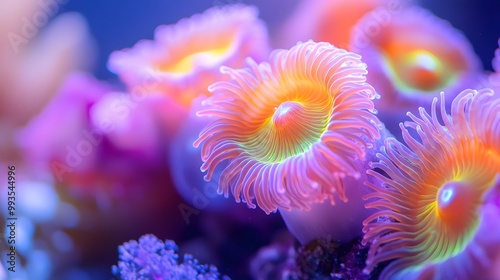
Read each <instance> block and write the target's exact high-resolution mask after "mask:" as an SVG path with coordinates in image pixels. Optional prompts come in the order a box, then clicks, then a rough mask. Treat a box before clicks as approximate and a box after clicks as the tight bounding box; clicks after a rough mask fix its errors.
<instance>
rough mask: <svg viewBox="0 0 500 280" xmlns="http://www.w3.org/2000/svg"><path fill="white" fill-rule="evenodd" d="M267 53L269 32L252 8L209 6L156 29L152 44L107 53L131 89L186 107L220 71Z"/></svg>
mask: <svg viewBox="0 0 500 280" xmlns="http://www.w3.org/2000/svg"><path fill="white" fill-rule="evenodd" d="M268 52H269V46H268V38H267V29H266V27H265V24H264V22H263V21H261V20H260V19H259V18H258V10H257V9H256V8H255V7H251V6H244V5H230V6H224V7H213V8H210V9H208V10H207V11H205V12H204V13H203V14H197V15H193V16H192V17H190V18H188V19H182V20H180V21H179V22H178V23H177V24H175V25H166V26H160V27H158V28H157V29H156V32H155V40H154V41H146V40H144V41H140V42H139V43H137V44H136V45H135V46H134V47H133V48H132V49H127V50H122V51H117V52H114V53H112V54H111V57H110V59H109V64H108V67H109V69H110V70H111V71H112V72H115V73H117V74H118V75H119V76H120V78H121V79H122V80H123V81H124V82H125V83H127V84H128V85H129V86H131V87H135V86H145V87H146V88H147V89H148V91H150V92H160V93H163V94H166V95H168V96H171V97H172V98H173V99H175V100H176V101H177V102H179V103H180V104H182V105H184V106H186V107H188V108H189V107H190V105H191V101H192V100H193V99H194V98H196V97H198V96H200V95H203V94H206V88H207V86H208V85H209V84H211V83H213V82H215V81H216V80H220V79H221V74H220V73H219V71H218V70H219V67H220V66H221V65H228V66H231V67H242V66H243V65H244V60H245V58H246V57H248V56H250V57H252V58H254V59H256V60H259V59H261V58H263V57H264V56H267V54H268Z"/></svg>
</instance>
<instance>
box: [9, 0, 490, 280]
mask: <svg viewBox="0 0 500 280" xmlns="http://www.w3.org/2000/svg"><path fill="white" fill-rule="evenodd" d="M353 3H355V5H354V4H353ZM13 9H14V10H16V11H17V10H20V9H21V8H19V7H18V8H15V7H13ZM24 9H25V10H26V11H31V10H33V9H35V10H36V8H34V7H32V8H30V9H28V8H24ZM66 17H68V16H67V15H66ZM71 17H74V15H72V16H70V18H66V19H65V18H63V19H62V20H65V22H67V23H68V24H70V23H71V24H76V25H77V26H79V28H80V29H81V31H80V33H81V34H77V35H78V37H79V38H80V37H81V38H84V37H85V36H87V35H88V34H86V33H85V32H86V30H85V28H83V27H82V26H84V25H83V23H82V21H83V19H80V18H78V17H75V18H71ZM56 23H57V22H56ZM56 23H54V24H56ZM271 25H272V24H271V23H266V22H265V21H264V20H262V19H260V18H259V10H258V9H257V7H254V6H248V5H244V4H225V5H217V6H215V7H211V8H209V9H207V10H206V11H205V12H202V13H199V14H195V15H192V16H191V17H189V18H185V19H182V20H180V21H179V22H177V23H175V24H171V25H162V26H159V27H158V28H157V29H156V30H155V33H154V39H153V40H142V41H139V42H138V43H137V44H135V46H133V47H131V48H129V49H124V50H118V51H115V52H113V53H112V54H111V55H110V57H109V61H108V65H107V66H108V69H109V70H110V71H111V72H113V73H114V74H116V75H117V76H118V78H119V80H120V83H121V85H119V86H118V85H112V84H107V83H104V82H101V81H98V80H97V79H96V78H94V77H93V76H92V75H90V74H88V73H86V72H85V71H82V70H81V69H82V68H83V67H80V66H82V64H78V65H76V66H75V65H62V64H64V63H65V62H62V61H56V63H59V64H61V65H62V66H60V67H61V68H64V70H60V71H59V72H61V73H62V72H64V73H65V75H64V77H65V78H64V80H63V82H60V80H62V78H61V77H62V74H60V75H61V77H59V76H58V77H57V78H52V80H50V81H49V82H47V83H52V84H50V85H45V87H42V86H43V83H42V85H40V88H41V89H43V91H44V94H45V95H46V96H45V97H44V100H50V102H48V101H46V102H45V103H43V106H42V105H37V106H42V107H44V108H43V109H40V108H38V107H37V106H33V109H32V111H29V110H28V109H29V108H25V109H26V110H25V111H24V112H23V113H24V119H23V120H22V121H21V120H20V121H18V122H13V123H11V124H10V123H7V121H3V120H2V123H0V129H2V131H4V130H5V129H8V131H11V132H12V133H11V134H12V135H15V136H12V137H10V138H11V139H10V138H9V139H8V141H3V142H0V154H1V155H2V162H1V164H0V166H4V162H3V161H4V159H5V158H8V159H9V160H14V161H15V162H20V163H19V167H18V168H17V169H16V173H17V172H19V174H22V175H19V178H20V179H19V181H20V182H22V181H23V180H24V181H29V182H32V183H30V185H33V186H43V188H42V187H39V188H38V190H37V191H35V192H34V193H39V194H40V197H44V199H45V201H47V205H48V206H47V205H46V207H41V206H40V207H35V206H37V205H38V206H39V205H41V204H36V203H35V202H36V201H37V200H36V199H35V198H33V201H34V202H33V203H31V204H29V203H26V201H24V204H23V202H22V199H20V208H19V211H16V212H15V213H16V215H17V216H16V220H15V225H16V226H17V227H18V234H17V235H16V234H15V232H16V231H13V230H12V231H11V230H9V228H7V231H6V232H5V233H6V236H8V237H9V238H10V239H12V240H14V239H15V238H17V239H16V240H15V241H16V242H15V244H16V247H12V248H13V249H10V251H5V250H4V249H3V248H2V250H4V251H2V258H3V259H2V261H3V263H2V266H3V267H2V266H0V279H7V278H8V277H10V276H11V275H10V274H9V273H11V272H12V269H14V268H12V267H15V269H16V270H17V271H18V272H17V273H19V274H17V277H20V278H19V279H80V278H79V277H80V276H81V275H83V274H82V273H83V272H82V271H80V270H72V271H66V272H65V273H66V274H64V273H59V274H55V275H57V277H59V278H52V276H51V273H53V272H54V271H57V269H60V268H61V267H64V266H65V265H66V264H68V263H69V262H70V260H62V259H63V258H65V257H64V256H66V255H64V256H63V257H61V256H60V257H59V258H58V256H57V254H54V253H50V248H52V247H56V248H59V251H60V252H59V253H60V254H63V253H64V252H69V251H71V250H73V249H74V248H75V247H77V246H78V244H79V243H78V242H79V239H78V236H79V235H85V234H81V233H80V234H71V230H74V231H73V232H77V228H78V223H79V222H81V223H87V224H86V226H87V227H89V226H90V225H89V224H88V221H87V220H88V215H90V214H92V213H94V214H95V212H92V210H89V209H95V208H97V209H113V207H115V206H116V205H117V204H113V197H115V198H116V197H119V199H124V200H125V199H131V198H130V197H135V199H136V200H131V201H136V202H135V203H137V204H138V205H146V204H147V205H148V206H150V207H151V208H150V211H152V212H154V211H156V210H155V209H158V208H155V207H157V206H158V205H161V204H171V206H172V205H173V204H176V205H181V206H179V207H178V208H175V207H177V206H176V205H173V208H175V209H176V210H180V211H181V214H182V217H183V218H184V220H185V221H186V224H189V223H190V220H189V219H191V218H193V217H194V216H197V215H204V214H206V216H204V217H208V218H206V220H204V221H203V223H202V224H201V225H198V226H197V227H198V228H196V229H194V228H195V226H192V227H191V228H192V229H193V230H192V231H188V230H184V228H179V229H177V230H178V231H176V229H169V230H170V231H168V232H169V233H171V235H172V236H173V237H172V238H170V237H168V236H166V238H164V236H162V238H159V237H158V238H157V237H156V236H155V235H153V234H151V232H152V231H144V232H142V234H143V236H142V237H140V235H141V234H140V233H139V234H138V235H137V238H138V241H134V240H131V241H128V240H129V239H130V238H129V237H126V238H125V237H123V238H122V237H121V239H120V240H119V241H117V242H116V244H119V243H123V245H121V246H119V247H118V261H117V265H114V266H112V269H111V272H112V274H113V276H112V277H115V278H114V279H130V280H132V279H199V280H202V279H207V280H208V279H230V277H232V278H234V279H240V278H242V279H246V278H245V277H247V278H250V277H252V278H253V279H396V280H398V279H401V280H403V279H434V280H439V279H463V280H467V279H478V280H479V279H482V280H495V279H500V40H499V41H498V44H499V48H498V49H497V50H496V52H495V53H494V54H493V53H492V59H493V63H492V69H493V70H494V71H493V72H487V71H485V70H483V66H482V65H481V62H480V60H479V58H478V57H477V55H476V54H475V53H474V51H473V49H472V46H471V44H470V43H469V41H468V39H467V38H466V37H465V36H464V35H463V34H462V33H461V32H460V31H458V30H456V29H455V28H454V27H452V26H451V24H450V23H448V22H446V21H444V20H442V19H440V18H438V17H436V16H435V15H433V14H432V13H431V12H430V11H427V10H425V9H423V8H422V7H419V6H418V5H417V4H415V3H413V2H411V1H404V0H400V1H394V0H360V1H350V0H312V1H308V0H302V1H299V3H298V4H297V6H296V10H295V11H291V12H290V14H289V17H288V18H285V19H284V20H283V21H282V22H281V23H280V25H278V26H277V27H276V26H274V27H272V26H271ZM275 25H276V24H275ZM272 28H274V29H273V30H277V32H269V30H271V29H272ZM2 30H3V29H2ZM2 30H0V31H2ZM63 31H64V30H63ZM63 31H60V33H63V35H64V34H66V33H67V32H63ZM66 31H67V30H66ZM54 32H55V31H54ZM49 35H50V34H49ZM53 36H55V35H53ZM81 38H80V39H81ZM74 41H75V43H74V44H75V45H76V44H77V43H76V41H78V40H77V39H75V40H74ZM81 41H83V39H82V40H81ZM23 45H24V44H23ZM29 46H30V45H29V44H28V45H27V46H26V47H27V48H28V47H29ZM68 49H76V47H75V48H73V47H71V48H69V47H68ZM23 50H24V49H19V50H18V51H19V52H20V54H19V58H16V59H23V57H24V56H22V54H23ZM2 51H3V48H1V49H0V52H2ZM67 52H68V54H67V55H68V56H71V55H73V54H69V52H70V51H69V50H68V51H67ZM75 52H76V50H75ZM26 57H28V55H26ZM13 63H14V62H13ZM75 63H76V62H75ZM66 64H68V63H67V62H66ZM5 69H6V68H5ZM76 69H78V70H76ZM3 70H4V67H3V66H0V71H2V72H1V73H0V74H2V75H3V72H5V71H3ZM53 71H55V72H57V71H56V70H53ZM59 72H58V73H59ZM6 73H7V72H6ZM9 75H10V74H9ZM12 75H14V74H12ZM54 76H57V75H56V74H54ZM6 81H8V83H3V84H1V85H0V92H3V91H9V90H12V89H13V88H21V87H22V82H23V80H22V79H6ZM54 81H59V82H58V83H57V86H55V85H54V84H56V82H54ZM16 83H17V84H16ZM34 86H35V85H34ZM49 87H52V88H54V87H57V88H59V92H58V94H57V95H55V94H54V96H55V97H52V96H51V95H50V94H49V93H45V92H46V91H47V92H48V91H49V90H48V89H47V88H49ZM26 92H29V88H28V87H26ZM25 95H28V93H26V94H25ZM2 98H3V96H2ZM4 99H5V100H4ZM2 103H4V104H1V105H2V106H0V110H1V111H0V113H1V114H2V115H8V114H9V112H10V111H13V110H15V107H12V104H10V103H9V99H8V98H3V99H2ZM11 103H12V102H11ZM5 104H6V105H5ZM9 104H10V105H9ZM33 104H34V103H33ZM40 104H41V103H40ZM4 107H5V108H6V109H5V110H4V109H3V108H4ZM35 107H37V108H35ZM3 122H5V124H4V123H3ZM54 123H57V129H56V127H55V126H53V124H54ZM2 133H3V132H2ZM9 135H10V134H9ZM31 139H37V140H38V142H36V143H35V142H33V141H31ZM82 139H83V140H82ZM23 162H24V163H23ZM26 162H29V164H28V163H26ZM7 165H8V164H5V166H7ZM27 169H31V170H37V171H36V172H35V171H33V172H30V173H29V174H28V173H27V172H25V173H23V172H22V171H23V170H27ZM39 170H42V171H43V170H51V175H52V176H49V178H47V176H46V175H47V172H46V173H44V174H45V175H40V173H43V172H42V171H39ZM167 172H169V176H168V178H166V179H165V177H164V176H162V175H164V174H165V173H167ZM49 173H50V172H49ZM9 176H10V175H9ZM16 176H17V175H16ZM2 178H3V177H2ZM15 178H17V177H14V176H13V175H12V176H10V177H9V180H15ZM4 181H6V180H4ZM13 184H14V183H13ZM159 184H161V187H162V188H165V185H168V187H169V192H170V193H168V194H163V193H162V194H161V196H169V197H170V198H169V199H170V200H166V201H165V200H161V199H162V198H161V196H160V195H157V194H156V193H155V191H156V190H157V189H156V188H154V187H149V186H151V185H159ZM144 185H147V186H148V188H146V187H144ZM103 187H104V188H103ZM17 188H18V189H16V191H17V190H19V195H21V194H22V193H27V190H28V189H29V188H28V187H26V186H24V187H23V186H21V184H20V185H19V187H17ZM44 189H47V190H49V191H47V193H48V194H50V195H47V194H45V192H43V190H44ZM12 190H14V186H12ZM30 192H31V191H30ZM127 194H128V195H127ZM12 195H14V193H12ZM207 196H208V197H209V198H207ZM46 197H55V198H54V199H52V200H50V199H46ZM75 197H85V199H87V200H88V201H92V203H93V204H92V205H94V208H92V207H90V208H88V207H87V206H82V205H84V203H83V202H80V201H79V200H78V199H76V198H75ZM172 197H173V198H172ZM177 197H179V198H178V201H183V202H181V203H177V202H176V199H177ZM2 199H3V198H2ZM9 199H10V198H9ZM40 199H41V198H40ZM181 199H182V200H181ZM49 200H50V201H49ZM63 200H64V201H67V203H66V202H65V203H64V205H66V206H65V207H66V208H65V209H71V213H73V212H74V213H75V214H74V216H76V217H81V219H79V222H75V224H74V225H73V224H72V225H68V224H67V223H63V222H56V216H57V214H56V212H58V211H59V212H60V211H61V209H63V208H62V206H61V205H62V204H63V202H62V201H63ZM137 200H141V202H142V204H140V203H141V202H137ZM143 200H144V201H146V202H144V201H143ZM5 201H7V199H3V200H2V203H3V204H5ZM9 201H10V200H9ZM200 201H202V202H203V203H200ZM9 203H10V202H9ZM127 203H129V202H127ZM237 203H239V204H237ZM3 204H2V205H3ZM188 204H189V205H188ZM5 205H6V204H5ZM9 205H10V204H9ZM23 205H24V206H23ZM30 205H31V206H30ZM2 207H3V206H2ZM241 207H243V208H241ZM3 208H6V207H3ZM3 208H2V211H3V212H2V217H3V219H4V220H7V219H9V216H8V213H7V212H5V211H6V210H5V209H3ZM49 208H50V209H52V210H50V211H51V212H50V215H49V216H50V217H52V218H51V220H54V222H53V223H52V224H51V225H47V224H46V223H45V224H44V221H45V220H43V219H42V220H38V219H36V218H33V217H38V216H37V215H35V212H37V211H38V212H40V213H39V214H40V215H41V216H43V215H44V214H43V213H45V212H46V211H49V210H46V209H49ZM30 209H31V210H30ZM32 209H35V210H36V209H39V210H36V211H35V210H32ZM55 209H59V210H55ZM117 209H118V208H117ZM119 209H125V208H123V207H120V208H119ZM202 210H203V211H202ZM44 211H45V212H44ZM65 211H66V210H65ZM93 211H97V213H99V210H93ZM103 211H104V210H103ZM134 211H135V210H134ZM183 211H184V212H183ZM186 211H188V212H186ZM244 211H247V212H244ZM66 212H68V213H69V212H70V211H66ZM203 212H205V213H203ZM250 212H253V213H256V212H257V213H258V214H260V215H261V216H259V218H255V219H254V218H248V217H249V214H248V213H250ZM12 213H14V212H12ZM89 213H90V214H89ZM127 213H128V214H127ZM66 214H67V213H66ZM68 215H69V214H68ZM132 215H133V216H132ZM176 215H177V216H179V212H177V213H176ZM140 216H141V213H140V212H137V213H135V212H134V213H133V214H132V212H130V211H129V212H126V213H125V214H123V215H121V216H120V215H115V216H113V215H111V216H110V217H111V219H116V220H117V221H121V222H117V223H123V224H132V227H135V225H134V223H132V222H131V220H130V219H131V218H132V217H140ZM61 217H62V216H61ZM61 217H59V218H57V219H62V218H61ZM86 217H87V218H86ZM129 217H131V218H130V219H129ZM172 217H173V215H171V214H168V213H167V214H165V217H164V218H162V222H164V223H166V224H168V225H167V226H168V227H171V225H170V224H169V223H170V220H171V219H172ZM219 217H226V218H224V219H227V220H224V221H228V220H229V221H232V222H235V221H236V222H235V223H237V224H238V225H239V226H240V227H243V228H244V229H245V230H247V229H250V230H251V233H250V234H248V233H246V234H247V235H245V236H246V240H245V241H243V242H246V243H249V244H253V243H252V242H254V240H253V239H257V238H258V236H261V235H273V236H274V237H273V238H274V240H273V239H272V238H269V237H268V239H265V240H266V241H267V243H265V244H267V246H265V244H259V245H258V246H254V247H252V248H251V249H248V248H247V247H242V248H238V249H239V250H240V251H238V250H237V249H236V247H237V245H235V243H234V242H233V241H231V240H228V238H229V237H228V236H229V235H227V234H225V233H224V231H225V230H226V229H228V230H233V231H237V230H235V229H234V228H232V227H231V226H228V225H222V226H221V223H220V222H219V223H217V222H216V221H217V219H218V218H219ZM227 217H230V218H227ZM252 217H253V216H252ZM273 217H278V218H280V219H281V220H282V221H283V224H284V226H282V229H281V230H283V232H282V233H281V234H282V235H278V234H276V232H277V230H274V232H273V231H272V230H271V228H273V227H272V225H270V224H272V223H274V222H269V221H270V220H271V219H272V218H273ZM10 218H14V217H10ZM134 219H135V218H134ZM249 220H250V221H249ZM281 220H279V221H281ZM12 221H13V222H12V223H11V225H14V220H12ZM86 221H87V222H86ZM272 221H276V220H272ZM45 222H46V221H45ZM102 225H103V224H100V225H99V227H102ZM285 226H286V227H285ZM172 228H175V227H172ZM207 228H208V229H209V230H206V229H207ZM273 229H274V228H273ZM115 230H116V231H119V230H118V229H115ZM134 230H135V228H134ZM139 230H141V229H140V228H137V230H136V231H134V232H135V233H137V232H139ZM196 230H199V231H204V230H205V231H213V232H216V233H214V234H213V235H211V236H207V237H205V238H206V239H201V240H198V239H193V240H190V241H192V242H183V241H186V239H182V235H183V234H187V235H193V232H195V231H196ZM245 230H241V229H240V230H239V231H238V234H240V235H244V234H243V233H241V232H244V231H245ZM12 232H14V236H13V235H12ZM182 232H184V233H182ZM101 233H102V234H108V232H106V231H103V232H101ZM46 236H52V237H51V238H52V239H53V240H56V239H57V240H59V241H57V242H56V241H53V242H45V241H44V240H45V239H46ZM119 236H126V235H119ZM44 238H45V239H44ZM80 238H81V236H80ZM10 239H9V240H6V241H9V244H10V243H11V242H10ZM162 239H163V240H165V241H162ZM170 239H175V240H176V241H175V242H174V241H173V240H170ZM177 239H179V240H177ZM60 240H63V241H64V242H65V243H64V242H62V241H60ZM207 240H208V241H207ZM176 242H177V243H178V244H180V245H179V246H177V245H176ZM181 242H183V243H181ZM63 243H64V244H66V245H64V244H63ZM23 244H24V247H23ZM27 244H28V245H29V246H28V245H27ZM116 244H115V245H113V246H116ZM200 244H204V246H201V245H200ZM207 244H208V245H207ZM224 244H226V245H224ZM227 244H230V245H227ZM231 244H232V245H231ZM63 245H64V246H63ZM82 247H84V246H82ZM16 248H17V249H16ZM80 248H81V247H80ZM114 248H116V247H114ZM184 250H186V251H188V254H184ZM245 250H247V251H245ZM179 251H180V252H182V253H179ZM219 251H221V252H224V253H220V252H219ZM241 251H245V254H246V257H245V258H244V259H241V258H240V259H236V257H234V259H231V257H227V256H228V255H229V256H237V255H238V254H240V252H241ZM82 252H85V250H82ZM82 252H80V253H81V254H83V255H84V253H82ZM189 253H192V254H195V255H190V254H189ZM6 254H7V259H5V255H6ZM9 254H10V255H9ZM36 254H38V255H36ZM35 255H36V256H42V255H43V256H44V258H43V261H44V265H38V266H37V262H36V261H34V258H35V257H33V256H35ZM11 256H12V257H11ZM13 256H15V257H13ZM115 256H116V254H115ZM198 259H199V260H200V261H198ZM5 260H7V261H10V262H11V263H12V264H10V263H8V262H6V261H5ZM40 260H41V259H40ZM56 260H57V261H56ZM115 260H116V259H115ZM240 260H241V261H240ZM236 262H241V263H236ZM38 263H41V261H40V262H38ZM115 263H116V262H115ZM202 263H207V264H202ZM45 264H46V265H45ZM215 265H217V266H218V267H219V269H218V268H216V266H215ZM42 266H44V267H51V268H50V269H52V270H53V271H51V270H50V269H49V270H47V269H45V270H44V269H42V268H41V267H42ZM108 273H109V270H108ZM86 275H87V278H84V277H81V279H91V278H92V277H93V276H89V275H91V274H86ZM226 275H227V276H226ZM6 277H7V278H6ZM33 277H35V278H33ZM37 277H38V278H37ZM53 277H56V276H53ZM89 277H90V278H89ZM9 279H10V278H9ZM13 279H14V278H13ZM15 279H17V278H15Z"/></svg>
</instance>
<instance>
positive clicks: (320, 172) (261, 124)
mask: <svg viewBox="0 0 500 280" xmlns="http://www.w3.org/2000/svg"><path fill="white" fill-rule="evenodd" d="M271 61H272V63H267V62H263V63H260V64H257V63H256V62H255V61H253V60H251V59H249V60H247V63H248V66H249V67H248V68H244V69H238V70H235V69H231V68H229V67H222V68H221V71H222V72H223V73H226V74H229V75H230V76H231V81H228V82H217V83H215V84H213V85H211V86H210V87H209V91H212V92H213V95H212V96H211V97H210V98H209V99H207V100H206V101H205V102H204V103H205V106H204V108H203V109H202V110H200V111H198V116H211V117H214V119H213V121H212V122H211V123H210V124H209V125H207V127H205V129H204V130H203V131H202V132H201V133H200V136H199V138H198V139H197V140H196V141H195V143H194V145H195V146H198V145H202V159H203V161H204V163H203V165H202V167H201V170H202V171H207V175H206V176H205V179H206V180H210V179H211V176H212V175H213V174H214V170H215V167H216V166H217V165H218V164H220V163H221V162H222V161H225V160H228V162H229V163H228V166H227V167H226V168H225V169H224V171H223V172H222V174H221V175H220V184H219V191H220V192H221V193H224V194H225V195H226V196H228V192H229V190H231V191H232V193H233V194H234V196H235V199H236V201H238V202H239V201H241V200H243V201H244V202H246V203H247V204H248V205H249V206H250V207H255V204H253V200H254V199H255V200H256V201H257V204H258V205H259V206H260V207H261V208H262V209H263V210H264V211H265V212H267V213H270V212H271V211H275V210H276V209H277V208H278V207H282V208H284V209H292V208H295V209H309V208H310V206H309V204H310V203H314V202H320V201H323V200H325V199H326V198H330V199H331V201H332V203H333V202H334V201H335V200H337V199H339V198H340V199H341V200H343V201H346V200H347V197H346V195H345V190H344V187H343V184H342V182H341V178H343V177H346V176H352V177H357V176H359V173H360V172H361V171H360V170H359V169H358V166H359V161H363V160H364V158H365V153H366V150H367V149H368V147H370V146H371V145H372V144H373V142H374V141H375V139H378V138H379V137H380V132H379V128H380V121H379V120H378V119H377V118H376V116H375V115H374V114H373V112H375V110H374V107H373V102H372V99H373V98H375V97H376V94H375V91H374V89H373V88H372V87H371V86H370V85H368V84H366V83H365V76H364V75H365V74H366V65H364V64H363V63H362V62H361V60H360V57H359V56H358V55H356V54H354V53H349V52H347V51H345V50H341V49H338V48H335V47H333V46H332V45H330V44H328V43H314V42H312V41H309V42H306V43H299V44H297V45H296V46H294V47H292V48H291V49H290V50H280V51H277V52H274V53H272V54H271Z"/></svg>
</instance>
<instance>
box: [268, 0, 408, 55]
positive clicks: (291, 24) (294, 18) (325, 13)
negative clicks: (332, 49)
mask: <svg viewBox="0 0 500 280" xmlns="http://www.w3.org/2000/svg"><path fill="white" fill-rule="evenodd" d="M410 1H411V0H403V1H388V0H357V1H349V0H335V1H332V0H303V1H301V2H300V3H299V4H298V6H297V8H296V9H295V11H294V12H293V13H292V15H291V16H290V18H289V19H288V20H287V21H286V22H285V24H284V26H283V30H282V31H281V32H280V35H279V36H278V40H279V41H278V42H277V43H278V44H279V45H280V46H285V47H289V46H292V45H293V44H295V43H296V42H297V41H305V40H313V41H317V42H329V43H331V44H333V45H335V46H336V47H340V48H348V47H349V41H350V38H351V31H352V28H353V26H355V25H356V22H357V21H358V20H359V19H361V18H362V17H363V16H364V15H366V14H367V13H368V12H370V11H373V10H375V9H376V8H378V7H383V8H384V11H383V13H381V14H380V15H382V16H383V17H385V16H386V14H389V16H390V15H391V14H393V13H398V12H399V11H400V10H401V9H402V8H403V7H404V6H406V5H405V4H404V3H403V2H410Z"/></svg>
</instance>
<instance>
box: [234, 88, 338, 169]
mask: <svg viewBox="0 0 500 280" xmlns="http://www.w3.org/2000/svg"><path fill="white" fill-rule="evenodd" d="M290 87H291V88H290V89H289V91H288V92H284V93H282V94H281V98H282V99H283V100H281V98H279V99H280V100H276V101H275V102H276V103H274V104H272V105H274V106H272V105H271V106H268V107H266V108H263V110H262V112H261V116H262V118H261V125H260V126H258V128H256V129H255V130H253V131H251V135H248V138H249V139H250V140H248V141H246V142H245V143H243V145H244V146H245V147H246V149H248V152H249V154H251V155H252V157H254V158H255V159H257V160H259V161H261V162H266V163H277V162H282V161H283V160H285V159H287V158H289V157H292V156H295V155H298V154H301V153H304V152H305V151H307V150H308V149H309V148H310V147H311V145H312V144H313V143H315V142H318V140H319V139H320V138H321V135H322V134H323V132H324V131H325V130H326V128H327V126H328V123H329V120H330V114H331V110H332V107H331V104H332V100H331V98H330V96H329V93H328V91H326V90H325V89H323V88H320V89H314V88H312V87H314V85H313V84H312V83H300V82H296V83H295V84H294V85H291V86H290ZM299 93H300V94H299ZM299 96H300V98H299Z"/></svg>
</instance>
